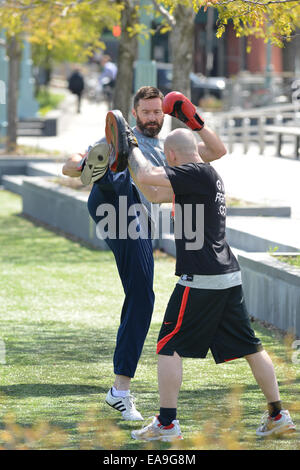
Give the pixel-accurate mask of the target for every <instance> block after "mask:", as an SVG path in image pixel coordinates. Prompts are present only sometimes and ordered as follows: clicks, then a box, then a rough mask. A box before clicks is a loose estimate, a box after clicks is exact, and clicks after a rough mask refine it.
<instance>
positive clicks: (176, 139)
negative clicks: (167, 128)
mask: <svg viewBox="0 0 300 470" xmlns="http://www.w3.org/2000/svg"><path fill="white" fill-rule="evenodd" d="M165 154H166V157H167V160H168V163H169V164H170V163H171V164H172V163H173V162H172V161H170V162H169V158H171V160H173V158H174V157H175V159H176V162H174V163H173V164H175V165H181V164H184V163H189V162H196V161H201V159H200V156H199V153H198V145H197V139H196V137H195V136H194V134H193V133H192V132H191V131H190V130H188V129H182V128H179V129H175V130H174V131H172V132H171V133H170V134H169V135H168V137H167V138H166V140H165Z"/></svg>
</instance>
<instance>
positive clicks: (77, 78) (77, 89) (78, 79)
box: [68, 69, 84, 113]
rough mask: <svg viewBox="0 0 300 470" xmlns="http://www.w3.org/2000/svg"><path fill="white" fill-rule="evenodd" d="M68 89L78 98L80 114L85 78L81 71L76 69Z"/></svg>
mask: <svg viewBox="0 0 300 470" xmlns="http://www.w3.org/2000/svg"><path fill="white" fill-rule="evenodd" d="M68 89H69V90H70V92H71V93H73V94H74V95H76V96H77V113H80V110H81V97H82V93H83V91H84V78H83V75H82V73H81V72H80V70H79V69H75V70H74V71H73V73H72V74H71V75H70V77H69V78H68Z"/></svg>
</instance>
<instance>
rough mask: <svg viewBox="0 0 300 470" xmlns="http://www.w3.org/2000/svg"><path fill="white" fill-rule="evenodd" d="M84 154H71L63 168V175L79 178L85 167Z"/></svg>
mask: <svg viewBox="0 0 300 470" xmlns="http://www.w3.org/2000/svg"><path fill="white" fill-rule="evenodd" d="M83 158H84V157H83V155H81V154H80V153H74V154H73V155H71V156H70V157H69V158H68V160H67V161H66V163H65V164H64V166H63V168H62V173H63V175H66V176H70V177H71V178H77V177H79V176H80V175H81V171H82V168H83Z"/></svg>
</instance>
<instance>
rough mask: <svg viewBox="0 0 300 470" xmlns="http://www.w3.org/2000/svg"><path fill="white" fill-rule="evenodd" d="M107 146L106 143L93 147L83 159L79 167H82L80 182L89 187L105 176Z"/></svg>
mask: <svg viewBox="0 0 300 470" xmlns="http://www.w3.org/2000/svg"><path fill="white" fill-rule="evenodd" d="M109 154H110V152H109V146H108V144H107V143H106V142H99V143H98V144H96V145H94V147H92V148H91V149H90V150H89V151H88V152H87V154H86V155H85V156H84V157H83V159H82V161H81V162H80V165H79V167H82V172H81V175H80V179H81V182H82V183H83V184H84V185H89V184H90V183H94V182H95V181H98V180H99V179H100V178H102V176H104V175H105V173H106V171H107V168H108V163H109Z"/></svg>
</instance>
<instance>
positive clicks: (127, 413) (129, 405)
mask: <svg viewBox="0 0 300 470" xmlns="http://www.w3.org/2000/svg"><path fill="white" fill-rule="evenodd" d="M105 401H106V403H107V404H108V405H109V406H111V407H112V408H114V409H115V410H117V411H120V412H121V413H122V417H123V419H125V420H126V421H142V420H143V419H144V418H143V417H142V415H141V413H140V412H139V411H137V409H136V407H135V404H134V397H133V396H132V395H130V394H129V395H127V396H126V397H114V396H113V394H112V389H110V390H109V392H108V393H107V395H106V400H105Z"/></svg>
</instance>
